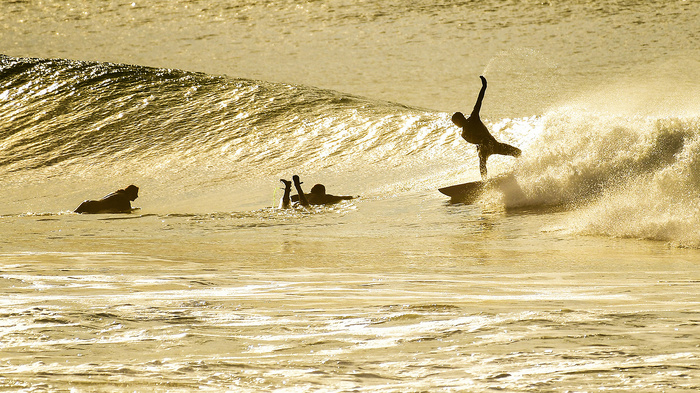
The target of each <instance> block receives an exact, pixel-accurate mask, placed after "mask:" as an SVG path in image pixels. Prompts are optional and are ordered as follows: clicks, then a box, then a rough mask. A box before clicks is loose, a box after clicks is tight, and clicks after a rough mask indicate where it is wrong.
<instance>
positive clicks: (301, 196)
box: [292, 175, 309, 206]
mask: <svg viewBox="0 0 700 393" xmlns="http://www.w3.org/2000/svg"><path fill="white" fill-rule="evenodd" d="M292 180H294V188H296V189H297V194H299V203H300V204H301V205H302V206H309V201H307V200H306V195H304V191H303V190H302V189H301V181H299V176H297V175H294V176H293V177H292Z"/></svg>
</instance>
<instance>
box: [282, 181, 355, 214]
mask: <svg viewBox="0 0 700 393" xmlns="http://www.w3.org/2000/svg"><path fill="white" fill-rule="evenodd" d="M292 180H293V181H294V188H296V190H297V195H293V196H292V197H291V198H290V197H289V194H290V193H291V190H292V182H290V181H289V180H285V179H280V181H281V182H282V183H284V196H283V197H282V201H281V203H280V208H281V209H288V208H290V207H291V202H297V203H298V204H299V205H301V206H310V205H332V204H335V203H338V202H340V201H345V200H350V199H354V198H355V197H354V196H349V195H331V194H326V186H324V185H323V184H316V185H315V186H313V187H312V188H311V192H310V193H308V194H306V193H305V192H304V190H302V188H301V185H302V184H304V183H302V182H301V181H300V180H299V176H297V175H294V176H293V177H292Z"/></svg>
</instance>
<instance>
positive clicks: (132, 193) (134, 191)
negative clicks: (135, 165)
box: [124, 184, 139, 201]
mask: <svg viewBox="0 0 700 393" xmlns="http://www.w3.org/2000/svg"><path fill="white" fill-rule="evenodd" d="M124 192H125V193H126V196H127V197H128V198H129V200H130V201H133V200H134V199H136V198H138V197H139V188H138V187H136V186H135V185H133V184H132V185H130V186H129V187H127V188H125V189H124Z"/></svg>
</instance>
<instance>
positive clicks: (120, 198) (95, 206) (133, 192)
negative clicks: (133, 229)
mask: <svg viewBox="0 0 700 393" xmlns="http://www.w3.org/2000/svg"><path fill="white" fill-rule="evenodd" d="M138 197H139V188H138V187H136V186H135V185H133V184H132V185H130V186H129V187H127V188H124V189H121V190H117V191H115V192H113V193H111V194H108V195H106V196H105V197H104V198H102V199H100V200H98V201H93V200H86V201H83V203H81V204H80V206H78V208H77V209H75V212H76V213H92V214H95V213H129V212H131V210H132V209H131V201H133V200H135V199H136V198H138Z"/></svg>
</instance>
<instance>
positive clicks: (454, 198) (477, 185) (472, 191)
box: [438, 180, 486, 204]
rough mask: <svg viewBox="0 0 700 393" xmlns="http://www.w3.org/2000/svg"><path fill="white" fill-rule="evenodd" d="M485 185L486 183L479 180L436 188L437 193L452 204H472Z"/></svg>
mask: <svg viewBox="0 0 700 393" xmlns="http://www.w3.org/2000/svg"><path fill="white" fill-rule="evenodd" d="M485 185H486V183H484V182H483V181H480V180H479V181H472V182H469V183H462V184H456V185H454V186H449V187H442V188H438V191H440V192H441V193H443V194H445V195H447V196H448V197H450V202H452V203H466V204H472V203H474V201H475V200H476V199H477V198H478V197H479V195H481V193H482V192H483V191H484V188H485Z"/></svg>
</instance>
